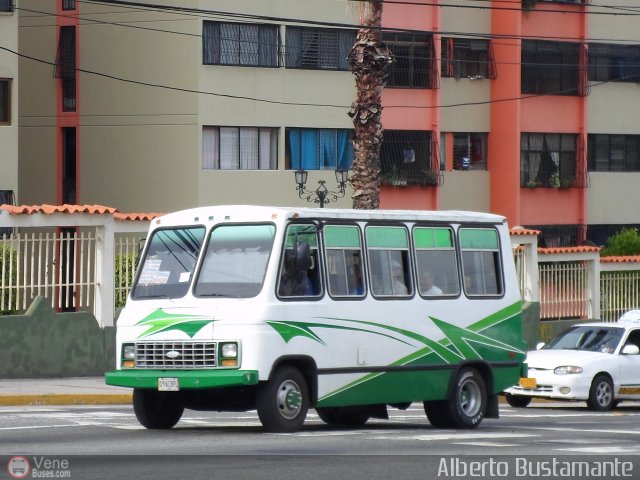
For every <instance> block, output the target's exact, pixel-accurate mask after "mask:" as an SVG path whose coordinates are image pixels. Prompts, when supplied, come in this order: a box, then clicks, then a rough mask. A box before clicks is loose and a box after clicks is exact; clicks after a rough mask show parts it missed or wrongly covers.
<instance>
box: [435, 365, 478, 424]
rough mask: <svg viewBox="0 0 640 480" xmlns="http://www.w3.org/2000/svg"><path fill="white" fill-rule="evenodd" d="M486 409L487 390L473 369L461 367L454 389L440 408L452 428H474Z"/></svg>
mask: <svg viewBox="0 0 640 480" xmlns="http://www.w3.org/2000/svg"><path fill="white" fill-rule="evenodd" d="M486 409H487V389H486V387H485V384H484V379H483V378H482V376H481V375H480V374H479V373H478V371H477V370H476V369H475V368H471V367H463V368H461V369H460V370H458V373H457V375H456V377H455V382H454V388H453V392H452V395H451V398H449V400H448V401H446V402H445V403H444V406H443V408H442V411H443V414H444V416H445V418H446V419H447V421H448V422H449V426H450V427H452V428H468V429H471V428H476V427H477V426H478V425H480V423H481V422H482V419H483V418H484V413H485V411H486Z"/></svg>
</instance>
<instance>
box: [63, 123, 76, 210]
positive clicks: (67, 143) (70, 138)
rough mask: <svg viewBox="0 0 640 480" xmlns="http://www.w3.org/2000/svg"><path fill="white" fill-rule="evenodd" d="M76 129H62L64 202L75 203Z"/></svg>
mask: <svg viewBox="0 0 640 480" xmlns="http://www.w3.org/2000/svg"><path fill="white" fill-rule="evenodd" d="M76 165H77V157H76V129H75V128H72V127H71V128H63V129H62V203H68V204H71V205H75V204H76V203H78V199H77V194H76Z"/></svg>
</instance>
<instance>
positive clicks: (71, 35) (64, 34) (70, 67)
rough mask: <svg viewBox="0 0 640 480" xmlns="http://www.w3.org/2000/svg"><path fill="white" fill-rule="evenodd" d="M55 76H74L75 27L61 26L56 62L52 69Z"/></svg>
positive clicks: (66, 77) (69, 77)
mask: <svg viewBox="0 0 640 480" xmlns="http://www.w3.org/2000/svg"><path fill="white" fill-rule="evenodd" d="M53 76H54V77H55V78H62V79H65V80H73V79H75V78H76V29H75V27H62V28H61V29H60V38H59V39H58V52H57V54H56V64H55V67H54V69H53Z"/></svg>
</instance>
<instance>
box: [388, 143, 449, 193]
mask: <svg viewBox="0 0 640 480" xmlns="http://www.w3.org/2000/svg"><path fill="white" fill-rule="evenodd" d="M432 140H433V133H432V132H430V131H421V130H386V131H385V132H384V139H383V141H382V145H381V147H380V167H381V172H380V173H381V179H382V183H383V184H385V185H394V186H404V185H432V186H434V185H438V183H439V178H440V176H439V168H438V167H439V165H437V164H438V163H439V162H437V161H434V162H432V157H433V155H434V154H435V151H436V147H435V146H434V143H433V141H432Z"/></svg>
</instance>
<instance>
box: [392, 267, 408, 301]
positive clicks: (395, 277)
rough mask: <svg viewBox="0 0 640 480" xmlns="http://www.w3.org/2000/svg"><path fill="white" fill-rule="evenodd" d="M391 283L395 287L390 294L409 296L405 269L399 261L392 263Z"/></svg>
mask: <svg viewBox="0 0 640 480" xmlns="http://www.w3.org/2000/svg"><path fill="white" fill-rule="evenodd" d="M391 282H392V287H393V291H392V292H390V294H391V295H408V294H409V289H408V288H407V284H406V282H405V276H404V268H402V263H401V262H399V261H398V260H392V261H391Z"/></svg>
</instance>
